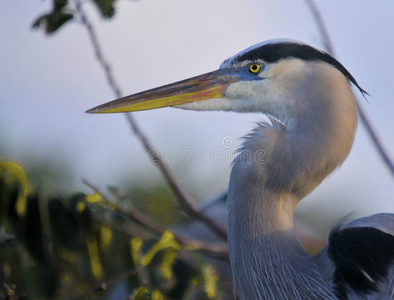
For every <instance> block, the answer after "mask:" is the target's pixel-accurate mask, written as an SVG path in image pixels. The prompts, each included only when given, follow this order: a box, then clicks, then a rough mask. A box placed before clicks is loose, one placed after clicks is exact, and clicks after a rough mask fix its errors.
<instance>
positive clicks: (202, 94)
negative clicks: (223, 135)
mask: <svg viewBox="0 0 394 300" xmlns="http://www.w3.org/2000/svg"><path fill="white" fill-rule="evenodd" d="M238 80H239V78H238V76H236V73H235V72H234V71H233V70H231V69H223V70H221V69H219V70H216V71H213V72H210V73H206V74H203V75H200V76H197V77H193V78H190V79H186V80H182V81H179V82H175V83H172V84H168V85H164V86H162V87H158V88H154V89H151V90H147V91H144V92H141V93H137V94H133V95H130V96H126V97H123V98H120V99H117V100H113V101H111V102H107V103H104V104H102V105H99V106H96V107H94V108H92V109H89V110H87V111H86V112H87V113H119V112H132V111H140V110H148V109H154V108H160V107H167V106H177V105H181V104H185V103H190V102H195V101H201V100H207V99H213V98H221V97H223V93H224V91H225V90H226V88H227V87H228V86H229V85H230V84H231V83H233V82H236V81H238Z"/></svg>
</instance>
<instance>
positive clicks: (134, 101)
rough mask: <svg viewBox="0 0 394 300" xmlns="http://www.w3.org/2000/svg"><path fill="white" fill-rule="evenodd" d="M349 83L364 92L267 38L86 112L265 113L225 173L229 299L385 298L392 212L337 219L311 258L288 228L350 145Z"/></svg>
mask: <svg viewBox="0 0 394 300" xmlns="http://www.w3.org/2000/svg"><path fill="white" fill-rule="evenodd" d="M351 84H353V85H354V86H355V87H357V88H358V89H359V91H360V92H361V93H363V94H365V91H364V90H363V89H362V88H361V87H360V86H359V85H358V83H357V82H356V80H355V79H354V78H353V76H352V75H351V74H350V73H349V72H348V71H347V70H346V69H345V68H344V67H343V66H342V65H341V64H340V63H339V62H338V61H337V60H336V59H334V58H333V57H331V56H330V55H328V54H326V53H324V52H321V51H319V50H316V49H315V48H313V47H311V46H308V45H305V44H302V43H299V42H295V41H286V40H277V41H269V42H264V43H260V44H257V45H255V46H252V47H250V48H248V49H246V50H244V51H242V52H240V53H238V54H237V55H235V56H233V57H231V58H229V59H227V60H225V61H224V62H223V63H222V64H221V66H220V68H219V69H218V70H217V71H214V72H210V73H207V74H204V75H201V76H197V77H194V78H191V79H188V80H184V81H180V82H177V83H174V84H170V85H166V86H163V87H159V88H156V89H152V90H148V91H145V92H142V93H138V94H134V95H131V96H127V97H124V98H121V99H118V100H115V101H112V102H108V103H106V104H103V105H100V106H97V107H95V108H93V109H90V110H89V111H88V112H90V113H114V112H128V111H137V110H145V109H153V108H159V107H165V106H175V107H178V108H183V109H189V110H223V111H236V112H262V113H264V114H266V115H268V116H269V117H270V122H269V123H267V122H265V123H261V124H259V125H258V126H257V127H256V128H255V129H254V130H253V131H252V132H251V133H249V134H248V135H247V136H246V138H245V141H244V143H243V145H242V146H241V148H240V149H239V154H238V156H237V157H236V158H235V160H234V163H233V167H232V171H231V176H230V183H229V188H228V199H227V202H228V243H229V251H230V262H231V267H232V272H233V279H234V285H235V289H236V295H237V296H238V298H239V299H246V300H253V299H350V298H351V299H353V298H356V299H364V297H370V298H371V299H377V298H379V297H382V298H379V299H389V298H393V297H394V296H393V295H394V265H393V262H394V214H378V215H373V216H370V217H365V218H361V219H357V220H355V221H351V222H347V223H346V222H345V221H342V222H340V223H339V224H337V225H336V226H334V228H333V229H332V230H331V232H330V235H329V241H328V244H327V245H326V246H325V247H324V248H323V249H322V250H321V251H320V252H319V253H318V254H316V255H314V256H311V255H309V254H308V253H307V252H306V251H305V250H304V249H303V248H302V246H301V245H300V244H299V242H298V241H297V238H296V235H295V232H294V229H293V213H294V210H295V208H296V206H297V204H298V202H299V201H300V200H301V199H302V198H304V197H305V196H306V195H307V194H309V193H310V192H311V191H312V190H313V189H314V188H315V187H316V186H317V185H318V184H320V183H321V182H322V180H323V179H324V178H325V177H326V176H327V175H328V174H330V173H331V172H332V171H334V169H336V168H337V167H338V166H340V165H341V164H342V163H343V161H344V160H345V158H346V157H347V155H348V154H349V151H350V149H351V147H352V144H353V140H354V135H355V131H356V127H357V121H358V117H357V107H356V103H355V99H354V95H353V93H352V91H351V86H350V85H351ZM202 100H204V101H202ZM262 152H263V153H264V155H263V156H261V155H260V154H261V153H262ZM262 157H263V159H262Z"/></svg>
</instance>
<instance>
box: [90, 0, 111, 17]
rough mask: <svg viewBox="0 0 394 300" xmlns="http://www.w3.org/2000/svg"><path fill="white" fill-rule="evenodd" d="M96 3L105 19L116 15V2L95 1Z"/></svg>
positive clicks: (107, 0) (109, 0)
mask: <svg viewBox="0 0 394 300" xmlns="http://www.w3.org/2000/svg"><path fill="white" fill-rule="evenodd" d="M93 1H94V3H96V5H97V7H98V9H99V10H100V12H101V15H102V16H103V17H104V18H111V17H113V16H114V14H115V6H114V4H115V1H116V0H93Z"/></svg>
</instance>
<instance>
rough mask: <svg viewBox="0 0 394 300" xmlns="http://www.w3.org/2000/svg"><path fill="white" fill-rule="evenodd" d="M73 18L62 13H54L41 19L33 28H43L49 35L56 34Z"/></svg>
mask: <svg viewBox="0 0 394 300" xmlns="http://www.w3.org/2000/svg"><path fill="white" fill-rule="evenodd" d="M72 18H73V15H72V14H68V13H62V12H60V11H56V10H55V11H53V12H52V13H50V14H46V15H43V16H41V17H39V18H38V19H37V20H36V21H35V22H34V23H33V28H40V27H41V26H43V27H44V28H45V32H46V33H47V34H52V33H54V32H56V31H57V30H58V29H59V28H60V27H61V26H63V25H64V24H65V23H66V22H68V21H70V20H71V19H72Z"/></svg>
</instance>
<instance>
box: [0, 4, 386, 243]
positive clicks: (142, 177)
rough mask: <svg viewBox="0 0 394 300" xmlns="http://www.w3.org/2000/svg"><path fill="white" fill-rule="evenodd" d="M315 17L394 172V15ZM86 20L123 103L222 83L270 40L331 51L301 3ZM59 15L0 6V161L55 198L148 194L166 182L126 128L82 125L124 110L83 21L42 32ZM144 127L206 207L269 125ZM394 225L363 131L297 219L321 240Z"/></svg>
mask: <svg viewBox="0 0 394 300" xmlns="http://www.w3.org/2000/svg"><path fill="white" fill-rule="evenodd" d="M316 3H317V5H318V6H319V8H320V10H321V14H322V16H323V18H324V20H325V23H326V26H327V28H328V30H329V33H330V36H331V39H332V42H333V44H334V47H335V50H336V53H337V55H338V59H339V61H340V62H341V63H342V64H343V65H344V66H345V67H346V68H347V69H348V70H349V71H350V72H351V73H352V75H353V76H354V77H355V78H356V80H357V81H358V83H359V84H360V85H361V87H362V88H363V89H365V90H366V91H367V92H368V93H369V94H370V95H371V96H369V97H367V99H366V100H365V101H364V100H363V99H362V97H360V98H361V100H362V103H361V104H362V106H363V108H364V109H365V111H366V113H367V114H368V116H369V119H370V121H371V123H372V124H373V126H374V128H375V130H376V132H377V133H378V135H379V137H380V138H381V140H382V142H383V145H384V147H385V148H386V149H388V152H389V153H390V155H391V158H393V155H394V154H393V153H394V152H393V151H392V149H394V138H393V135H394V129H393V128H394V118H393V117H392V115H393V112H394V101H393V100H392V98H393V97H392V94H393V92H394V86H393V80H392V70H393V67H394V58H393V54H392V52H393V51H392V49H394V31H393V30H394V19H393V17H392V12H393V11H394V3H393V2H392V1H389V0H386V1H380V2H379V5H378V4H377V3H376V2H371V1H367V0H363V1H360V0H357V1H356V0H352V1H339V0H336V1H316ZM83 6H84V9H85V11H86V12H87V14H88V16H89V18H90V19H91V21H92V22H93V24H94V27H95V29H96V30H97V34H98V39H99V41H100V43H101V45H102V47H103V51H104V54H105V55H106V58H107V59H108V61H109V62H110V64H111V66H112V68H113V72H114V75H115V78H116V80H117V81H118V83H119V85H120V86H121V88H122V92H123V94H124V95H126V94H131V93H136V92H139V91H142V90H145V89H149V88H153V87H156V86H160V85H163V84H167V83H171V82H174V81H178V80H181V79H185V78H188V77H191V76H195V75H199V74H202V73H205V72H208V71H212V70H214V69H216V68H218V67H219V65H220V63H221V62H222V61H223V60H224V59H226V58H227V57H229V56H232V55H234V54H235V53H237V52H239V51H241V50H243V49H245V48H247V47H248V46H250V45H253V44H255V43H258V42H261V41H264V40H268V39H275V38H291V39H296V40H300V41H302V42H305V43H309V44H311V45H313V46H315V47H317V48H321V49H322V48H323V43H322V41H321V36H320V33H319V31H318V29H317V27H316V25H315V23H314V20H313V17H312V15H311V12H310V10H309V9H308V7H307V6H306V4H305V3H304V2H303V1H292V0H287V1H284V0H282V1H274V0H265V1H257V0H243V1H236V0H217V1H209V0H200V1H190V0H187V1H185V0H182V1H180V0H160V1H157V0H139V1H128V0H121V1H117V2H116V14H115V16H114V17H113V18H111V19H107V20H106V19H103V18H102V17H101V16H100V14H99V12H98V10H97V8H96V7H95V6H94V5H92V4H91V3H89V2H86V3H84V5H83ZM51 9H52V1H27V2H24V3H22V2H19V1H1V2H0V15H1V17H0V40H1V41H2V47H1V49H0V54H1V55H0V66H1V67H0V91H1V94H0V141H1V142H0V160H8V161H14V162H17V163H18V164H20V165H21V166H23V167H24V168H25V170H26V171H27V173H28V175H29V180H30V182H31V183H32V184H33V185H34V186H36V187H39V188H40V190H41V191H42V192H43V193H45V194H48V195H65V196H67V195H69V194H70V192H77V191H81V192H84V193H91V190H90V189H89V188H88V187H87V186H86V185H84V184H83V183H82V181H81V179H82V178H86V179H88V180H89V181H90V182H93V183H94V184H95V185H97V186H99V187H103V188H105V187H107V186H116V187H119V189H120V190H121V191H126V190H129V189H131V188H138V189H141V190H143V191H145V192H147V193H148V194H149V191H150V190H151V189H152V188H154V187H156V186H162V185H163V184H164V181H163V178H162V176H161V174H160V172H159V171H158V170H157V168H156V167H155V166H154V165H153V164H152V163H151V162H150V161H149V159H148V158H147V156H146V155H145V154H144V151H143V149H142V147H141V145H140V143H139V140H138V139H137V138H136V137H135V136H134V135H133V134H132V133H131V132H130V129H129V127H128V124H127V122H126V119H125V118H124V116H122V115H121V114H113V115H87V114H85V113H84V111H86V110H87V109H89V108H91V107H93V106H96V105H99V104H102V103H104V102H107V101H109V100H112V99H114V95H113V94H112V92H111V90H110V88H109V87H108V85H107V83H106V80H105V76H104V73H103V71H102V69H101V68H100V66H99V65H98V64H97V61H96V59H95V58H94V53H93V48H92V45H91V43H90V41H89V38H88V35H87V32H86V30H85V28H84V27H83V26H81V24H79V22H78V21H77V20H76V21H71V22H69V23H67V25H64V27H61V28H60V29H59V30H58V31H56V32H55V33H54V34H52V35H45V33H44V32H43V30H33V29H32V24H33V22H34V21H35V20H36V19H37V18H38V17H39V16H41V15H43V14H44V13H47V12H49V11H50V10H51ZM360 96H361V95H360ZM134 117H135V118H136V120H137V121H138V123H139V124H140V125H141V127H142V129H143V131H144V132H145V133H146V134H147V136H148V137H149V138H150V140H151V141H152V143H153V145H154V146H155V147H156V148H157V149H158V150H159V151H160V152H161V153H162V154H163V158H164V161H165V162H166V163H167V164H168V165H169V167H170V169H171V170H172V171H173V172H174V174H175V176H176V177H177V178H178V179H179V181H180V183H181V185H182V187H183V188H184V189H186V190H187V191H188V192H189V193H190V194H191V195H193V196H194V197H195V198H196V199H197V201H198V204H199V205H201V206H202V205H204V204H206V203H207V202H208V201H209V200H210V199H213V198H215V197H216V196H218V195H220V194H221V193H222V192H224V191H225V190H226V189H227V184H228V179H229V173H230V164H231V161H232V158H233V157H234V151H235V150H236V149H237V147H238V146H239V144H240V142H241V139H240V137H242V136H243V135H245V134H246V133H247V132H248V131H249V130H251V129H252V128H253V126H254V125H255V123H256V122H259V121H262V120H264V116H262V115H260V114H235V113H224V112H204V113H201V112H191V111H183V110H179V109H172V108H166V109H161V110H155V111H147V112H139V113H135V114H134ZM393 211H394V185H393V176H392V174H390V172H389V171H388V169H387V167H386V166H385V165H384V163H383V161H382V160H381V158H380V157H379V155H378V154H377V152H376V150H375V148H374V146H373V145H372V143H371V141H370V138H369V137H368V136H367V134H366V132H365V130H364V127H363V124H361V123H360V124H359V128H358V131H357V135H356V141H355V144H354V146H353V150H352V152H351V153H350V155H349V158H348V159H347V160H346V162H345V163H344V165H343V166H342V167H341V169H340V170H338V171H336V172H335V173H334V174H333V175H331V176H330V177H329V178H328V179H327V180H325V181H324V183H323V184H322V185H321V186H320V187H318V189H317V190H316V191H315V192H313V193H312V194H311V195H310V196H308V197H307V198H306V199H305V200H304V201H303V202H302V203H301V204H300V205H299V207H298V209H297V213H298V215H299V216H301V217H304V218H306V222H307V223H308V224H310V226H311V227H314V226H316V227H318V228H324V229H325V230H327V229H328V227H329V226H330V224H332V222H334V221H335V220H337V219H338V218H340V217H343V216H345V215H347V214H349V213H354V214H355V216H363V215H368V214H373V213H377V212H393ZM223 217H224V216H223ZM223 221H224V220H223ZM321 234H322V236H324V234H325V231H324V230H323V231H321Z"/></svg>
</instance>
